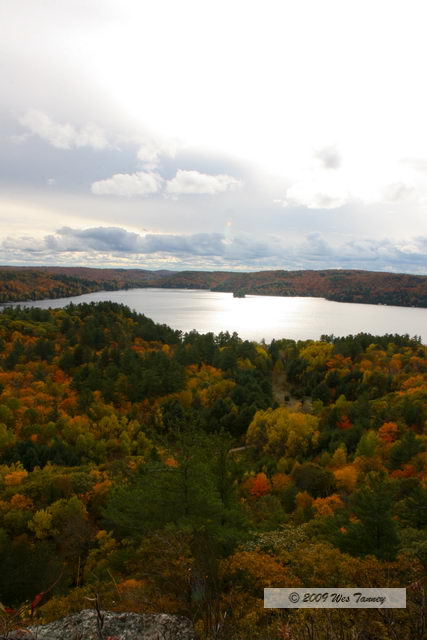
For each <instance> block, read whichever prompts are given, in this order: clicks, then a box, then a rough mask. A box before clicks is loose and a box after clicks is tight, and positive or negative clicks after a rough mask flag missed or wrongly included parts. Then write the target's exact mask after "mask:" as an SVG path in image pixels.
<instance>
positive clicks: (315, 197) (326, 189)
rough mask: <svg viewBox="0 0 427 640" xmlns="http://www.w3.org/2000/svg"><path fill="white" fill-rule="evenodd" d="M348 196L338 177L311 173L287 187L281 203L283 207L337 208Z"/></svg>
mask: <svg viewBox="0 0 427 640" xmlns="http://www.w3.org/2000/svg"><path fill="white" fill-rule="evenodd" d="M323 173H324V172H323ZM349 197H350V194H349V193H348V191H347V189H346V188H345V186H344V185H343V184H341V183H340V180H339V178H336V177H335V176H331V175H318V176H314V175H313V176H312V177H311V178H310V176H309V177H307V179H305V180H301V181H300V182H296V183H295V184H293V185H292V186H291V187H289V189H287V191H286V196H285V199H284V200H283V202H282V204H283V206H285V207H286V206H290V205H297V206H298V205H300V206H303V207H307V208H308V209H337V208H338V207H342V206H343V205H344V204H346V203H347V202H348V200H349Z"/></svg>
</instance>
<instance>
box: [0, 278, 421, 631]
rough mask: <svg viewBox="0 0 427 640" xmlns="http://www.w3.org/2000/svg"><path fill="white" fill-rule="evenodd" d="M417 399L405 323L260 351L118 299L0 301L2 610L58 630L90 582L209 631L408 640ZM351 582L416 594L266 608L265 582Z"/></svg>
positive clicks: (105, 597)
mask: <svg viewBox="0 0 427 640" xmlns="http://www.w3.org/2000/svg"><path fill="white" fill-rule="evenodd" d="M46 277H47V276H46ZM49 277H50V276H49ZM426 401H427V348H426V346H424V345H422V344H421V342H420V341H419V339H418V338H411V337H410V336H407V335H406V336H399V335H385V336H373V335H369V334H359V335H355V336H347V337H334V336H327V335H325V336H322V339H321V340H319V341H313V340H306V341H298V342H295V341H293V340H288V339H285V338H284V339H280V340H274V341H272V342H271V344H269V345H266V344H264V343H261V344H257V343H255V342H250V341H247V340H242V339H240V338H239V336H238V335H237V334H235V333H234V334H230V333H227V332H225V333H220V334H219V335H214V334H212V333H208V334H204V335H202V334H199V333H197V332H195V331H192V332H190V333H187V334H182V333H181V332H179V331H174V330H173V329H170V328H169V327H167V326H165V325H158V324H155V323H154V322H153V321H152V320H150V319H149V318H147V317H145V316H143V315H140V314H137V313H134V312H132V311H131V310H130V309H128V308H127V307H124V306H122V305H118V304H115V303H112V302H103V303H99V304H93V303H92V304H81V305H73V304H70V305H69V306H68V307H66V308H64V309H56V310H42V309H37V308H31V309H25V308H19V307H18V308H8V309H5V310H4V311H3V313H1V314H0V565H1V567H2V571H1V573H0V601H1V602H2V603H3V605H4V606H5V607H8V608H9V609H11V610H15V611H16V610H18V609H19V607H20V606H21V605H22V604H23V603H24V602H26V601H27V602H33V608H34V606H35V604H37V607H35V613H34V615H35V616H37V617H38V618H39V619H41V620H50V619H52V618H57V617H58V616H60V615H62V614H65V613H68V612H70V611H75V610H78V609H82V608H85V607H86V606H87V600H86V598H93V597H94V594H96V596H97V597H98V598H99V600H100V602H101V603H102V606H103V607H105V608H108V609H114V610H135V611H142V612H170V613H179V614H184V615H187V616H189V617H190V618H192V620H193V621H194V623H195V625H196V629H197V631H198V633H199V634H200V636H201V637H202V638H212V639H213V638H224V639H227V638H229V639H230V640H238V639H239V640H240V639H243V638H249V637H250V638H259V639H260V640H261V639H266V638H270V637H271V638H298V639H304V640H306V639H307V640H309V639H310V638H316V639H319V640H326V639H327V638H330V637H331V636H330V629H331V628H332V627H333V628H334V630H335V632H336V633H339V634H340V635H339V636H337V637H340V638H342V639H343V640H347V639H350V638H351V637H354V636H352V635H351V633H353V629H356V630H357V633H359V637H366V638H370V639H371V640H381V639H384V638H390V639H391V638H395V637H399V638H402V639H403V640H412V639H414V638H421V637H422V636H423V633H425V632H426V627H425V624H426V622H425V618H424V617H423V615H422V607H423V597H424V595H423V594H424V593H425V591H424V589H425V582H424V581H425V575H426V567H427V511H426V504H427V485H426V482H427V475H426V460H427V450H426V444H427V437H426V418H427V402H426ZM356 585H357V586H359V587H363V586H382V587H386V586H387V587H393V586H398V587H402V586H404V587H407V589H408V592H407V598H408V606H407V609H395V610H389V611H387V613H386V615H385V614H384V612H381V611H380V610H378V611H376V610H372V609H371V610H358V611H352V610H336V611H331V610H295V611H292V612H286V611H285V610H283V611H274V610H268V609H264V608H263V588H264V587H269V586H274V587H280V586H286V587H289V586H312V587H314V586H321V587H325V586H328V587H333V586H340V587H347V586H351V587H353V586H356ZM8 615H10V616H13V615H14V614H13V612H12V613H10V614H8V613H7V612H4V613H3V614H1V616H0V617H1V620H2V622H3V623H4V624H6V623H5V620H6V618H7V616H8ZM310 629H311V631H310ZM310 633H311V634H312V635H310ZM396 633H398V636H396V635H393V634H396ZM313 634H314V635H313Z"/></svg>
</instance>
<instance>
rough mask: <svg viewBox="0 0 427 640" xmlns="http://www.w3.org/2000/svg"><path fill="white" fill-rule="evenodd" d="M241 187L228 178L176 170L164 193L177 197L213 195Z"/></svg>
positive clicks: (234, 180) (238, 181)
mask: <svg viewBox="0 0 427 640" xmlns="http://www.w3.org/2000/svg"><path fill="white" fill-rule="evenodd" d="M240 185H241V182H240V180H237V179H236V178H233V177H232V176H228V175H226V174H221V175H216V176H214V175H208V174H206V173H199V172H198V171H185V170H183V169H178V171H177V172H176V176H175V177H174V178H173V179H172V180H169V181H168V183H167V186H166V193H168V194H171V195H174V196H179V195H188V194H210V195H212V194H215V193H221V192H223V191H229V190H230V189H236V188H238V187H239V186H240Z"/></svg>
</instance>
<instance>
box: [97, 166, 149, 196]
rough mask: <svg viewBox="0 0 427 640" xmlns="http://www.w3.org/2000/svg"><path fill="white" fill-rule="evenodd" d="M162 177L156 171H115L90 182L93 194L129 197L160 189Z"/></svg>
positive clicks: (145, 194)
mask: <svg viewBox="0 0 427 640" xmlns="http://www.w3.org/2000/svg"><path fill="white" fill-rule="evenodd" d="M161 184H162V178H161V176H159V175H158V174H157V173H148V172H145V171H137V172H136V173H115V174H114V175H113V176H112V177H111V178H107V179H106V180H98V182H94V183H92V186H91V191H92V193H94V194H95V195H113V196H122V197H123V196H124V197H127V198H131V197H132V196H147V195H150V194H152V193H157V192H158V191H159V190H160V187H161Z"/></svg>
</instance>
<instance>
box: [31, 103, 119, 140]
mask: <svg viewBox="0 0 427 640" xmlns="http://www.w3.org/2000/svg"><path fill="white" fill-rule="evenodd" d="M19 122H20V124H21V125H22V126H24V127H26V128H27V129H28V130H29V131H30V133H31V134H33V135H37V136H39V137H40V138H42V139H43V140H46V141H47V142H49V144H51V145H52V146H53V147H56V148H57V149H64V150H70V149H79V148H81V147H91V148H92V149H95V150H101V149H106V148H108V147H109V146H110V145H109V142H108V140H107V138H106V136H105V134H104V132H103V131H102V129H100V128H99V127H97V126H96V125H93V124H88V125H86V126H85V127H84V128H82V129H76V128H75V127H73V126H72V125H71V124H69V123H68V122H67V123H65V124H61V123H59V122H55V121H54V120H52V119H51V118H50V117H49V116H48V115H47V114H46V113H43V112H42V111H38V110H37V109H29V110H28V111H27V112H26V113H25V115H23V116H22V118H20V119H19Z"/></svg>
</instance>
